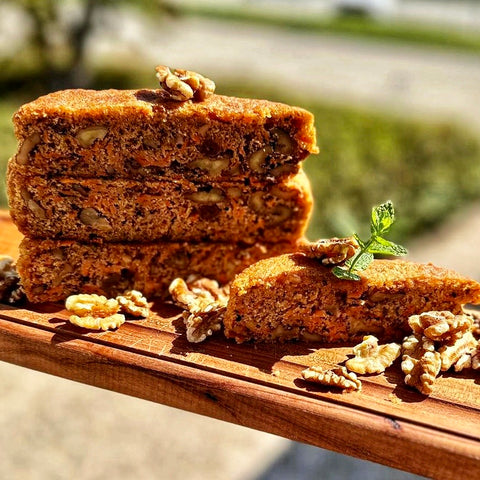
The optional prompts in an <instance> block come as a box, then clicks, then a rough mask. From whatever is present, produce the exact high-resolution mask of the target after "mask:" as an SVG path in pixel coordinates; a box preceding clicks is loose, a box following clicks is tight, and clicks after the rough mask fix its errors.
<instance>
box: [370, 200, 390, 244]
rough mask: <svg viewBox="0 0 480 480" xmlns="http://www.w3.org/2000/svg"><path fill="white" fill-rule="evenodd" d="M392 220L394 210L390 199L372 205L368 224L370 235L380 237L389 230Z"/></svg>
mask: <svg viewBox="0 0 480 480" xmlns="http://www.w3.org/2000/svg"><path fill="white" fill-rule="evenodd" d="M394 221H395V210H394V209H393V203H392V202H391V201H390V200H388V201H387V202H385V203H382V204H381V205H379V206H378V207H373V208H372V219H371V225H370V231H371V233H372V235H373V236H380V237H382V236H383V235H385V234H386V233H387V232H388V231H389V230H390V227H391V226H392V224H393V222H394Z"/></svg>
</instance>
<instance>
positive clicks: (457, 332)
mask: <svg viewBox="0 0 480 480" xmlns="http://www.w3.org/2000/svg"><path fill="white" fill-rule="evenodd" d="M408 324H409V325H410V327H411V328H412V330H413V333H414V334H416V335H425V336H426V337H427V338H429V339H430V340H433V341H436V342H442V343H443V342H454V341H455V340H457V339H459V338H461V337H462V336H463V335H464V334H465V333H466V332H469V331H470V330H471V328H472V325H473V320H472V318H471V317H469V316H468V315H454V314H453V313H452V312H448V311H439V312H436V311H433V312H424V313H421V314H420V315H412V316H411V317H410V318H409V319H408Z"/></svg>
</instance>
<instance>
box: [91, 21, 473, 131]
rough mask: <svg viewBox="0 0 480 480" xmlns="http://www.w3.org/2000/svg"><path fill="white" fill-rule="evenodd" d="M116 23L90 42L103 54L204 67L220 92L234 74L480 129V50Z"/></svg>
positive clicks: (248, 29)
mask: <svg viewBox="0 0 480 480" xmlns="http://www.w3.org/2000/svg"><path fill="white" fill-rule="evenodd" d="M155 26H156V27H157V28H156V29H155V28H154V27H155ZM115 27H116V29H115V31H113V30H112V31H111V32H110V30H109V27H108V26H106V29H107V32H109V33H111V35H112V36H113V41H112V36H110V35H109V36H108V37H107V36H105V35H101V36H99V37H98V38H97V39H96V40H95V41H94V42H92V45H94V49H95V51H96V52H97V54H98V58H99V59H100V58H104V55H107V56H109V57H113V58H115V56H116V55H118V54H121V55H122V56H123V57H124V58H125V59H126V60H125V61H127V60H128V61H130V62H132V61H135V60H134V58H140V59H141V60H142V62H146V63H147V64H148V63H151V64H152V66H153V65H156V64H158V63H164V64H168V65H172V66H177V67H179V66H180V67H186V68H190V69H193V70H197V71H199V72H203V73H205V74H208V76H210V77H211V78H213V79H214V80H216V81H217V84H218V88H219V90H221V85H222V82H221V80H222V78H225V77H229V78H233V79H237V80H238V81H249V82H252V81H255V82H262V83H267V84H270V85H273V86H278V87H279V88H282V89H290V90H292V91H293V92H294V93H298V94H302V95H309V96H314V97H320V98H323V99H329V100H331V101H338V102H348V103H356V104H362V105H367V106H373V107H379V108H383V109H386V110H388V111H390V112H392V111H393V112H397V113H400V114H408V115H412V114H414V115H419V116H426V117H434V118H436V119H442V118H445V119H448V120H452V119H453V120H457V121H460V122H463V123H465V124H466V125H469V126H471V127H473V128H478V129H480V109H478V108H477V106H478V98H480V57H479V56H472V55H469V54H457V53H453V52H445V51H443V50H435V49H433V50H432V49H423V48H420V47H418V46H417V47H412V46H404V45H392V44H380V43H375V42H372V41H360V40H358V39H349V38H342V37H336V36H322V35H316V36H312V35H309V34H302V33H300V32H294V31H285V30H278V29H277V28H274V27H267V26H262V27H258V26H252V25H244V24H242V23H232V24H230V23H222V22H219V21H214V20H211V21H209V20H204V19H179V20H176V21H175V22H173V23H172V24H169V25H156V24H154V23H153V21H152V24H151V25H150V26H149V27H147V28H145V27H144V26H143V25H141V24H139V23H138V22H137V21H136V20H135V17H128V18H127V17H121V19H120V20H119V21H118V23H117V24H116V25H115ZM141 28H143V30H142V35H139V34H138V31H139V29H141ZM119 45H120V46H121V48H119ZM155 84H156V83H155V78H154V77H153V74H152V86H154V85H155Z"/></svg>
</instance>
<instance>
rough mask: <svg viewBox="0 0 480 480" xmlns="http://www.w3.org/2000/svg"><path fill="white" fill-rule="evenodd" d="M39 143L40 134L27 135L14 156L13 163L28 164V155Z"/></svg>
mask: <svg viewBox="0 0 480 480" xmlns="http://www.w3.org/2000/svg"><path fill="white" fill-rule="evenodd" d="M39 142H40V134H39V133H38V132H35V133H32V134H31V135H29V136H28V137H27V138H26V139H25V140H24V141H23V142H22V145H21V147H20V149H19V150H18V153H17V155H16V156H15V161H16V162H17V163H18V164H19V165H26V164H27V163H28V155H29V153H30V152H31V151H32V150H33V149H34V148H35V146H36V145H37V144H38V143H39Z"/></svg>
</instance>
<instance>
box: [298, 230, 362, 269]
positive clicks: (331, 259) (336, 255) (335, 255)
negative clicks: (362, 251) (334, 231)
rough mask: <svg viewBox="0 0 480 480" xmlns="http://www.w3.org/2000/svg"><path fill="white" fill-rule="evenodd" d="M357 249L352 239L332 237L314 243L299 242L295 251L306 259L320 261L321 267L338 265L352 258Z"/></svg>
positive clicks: (356, 244)
mask: <svg viewBox="0 0 480 480" xmlns="http://www.w3.org/2000/svg"><path fill="white" fill-rule="evenodd" d="M358 247H359V246H358V243H357V241H356V240H355V238H354V237H347V238H335V237H334V238H329V239H322V240H318V241H316V242H309V241H307V240H301V241H299V242H298V244H297V251H298V252H300V253H303V254H304V255H306V256H307V257H310V258H315V259H317V260H320V261H321V262H322V264H323V265H339V264H341V263H343V262H345V260H348V259H349V258H350V257H352V256H353V255H354V254H355V252H356V251H357V249H358Z"/></svg>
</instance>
